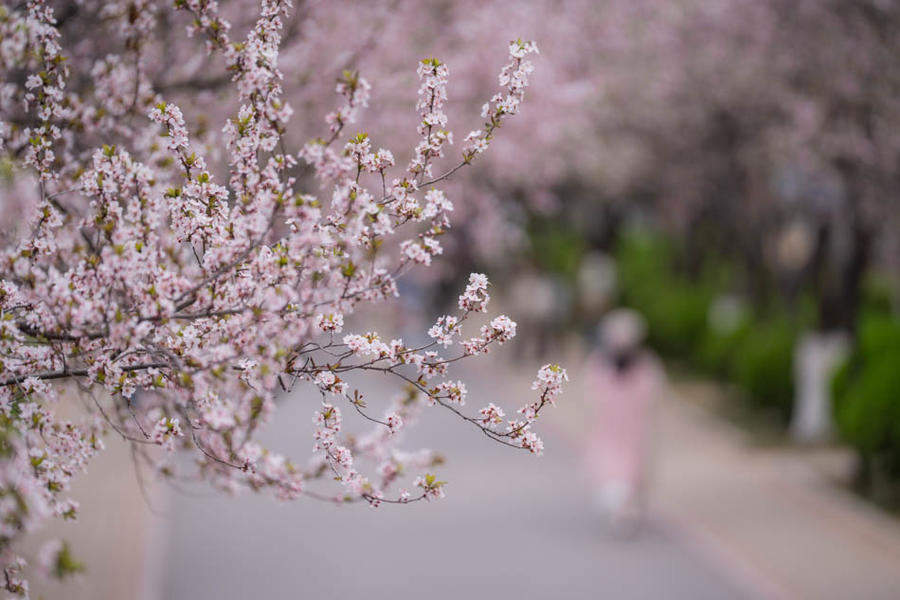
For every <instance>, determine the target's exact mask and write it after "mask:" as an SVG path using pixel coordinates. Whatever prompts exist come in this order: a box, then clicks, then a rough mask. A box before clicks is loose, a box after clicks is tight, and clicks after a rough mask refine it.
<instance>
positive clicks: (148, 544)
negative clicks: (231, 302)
mask: <svg viewBox="0 0 900 600" xmlns="http://www.w3.org/2000/svg"><path fill="white" fill-rule="evenodd" d="M296 3H297V4H298V7H297V11H296V13H295V17H294V20H293V21H292V22H291V23H290V24H289V27H288V29H287V31H288V37H287V40H286V43H285V49H284V52H283V54H282V56H281V59H280V66H281V68H282V69H283V70H284V71H285V74H286V80H285V88H286V94H285V96H286V97H287V99H289V100H290V101H291V103H292V104H293V105H294V107H295V110H296V114H295V117H294V120H293V121H292V123H293V124H294V127H295V128H296V129H295V130H294V129H292V131H291V134H290V135H291V136H292V137H293V138H294V141H295V142H296V143H297V144H300V143H302V142H303V141H304V140H306V139H308V138H311V137H314V136H316V135H320V133H321V132H322V130H323V124H322V117H323V115H324V114H325V113H326V112H328V110H330V108H331V106H332V104H333V103H334V96H333V93H332V92H333V86H334V80H335V78H336V76H337V75H338V74H339V73H340V71H341V70H342V69H346V68H349V69H357V70H359V71H360V72H361V73H362V74H363V75H364V76H365V77H367V78H368V79H369V80H370V81H371V82H372V84H373V96H372V101H371V105H370V108H369V109H368V111H367V112H366V113H365V115H364V116H363V118H362V125H361V128H362V130H365V131H367V132H369V133H370V135H371V136H372V138H373V139H374V143H375V144H376V145H389V147H391V148H392V149H393V150H394V153H395V155H398V163H402V162H403V160H404V158H405V155H404V153H403V152H402V151H401V149H402V148H404V147H407V146H408V145H409V144H408V142H410V141H411V140H413V139H414V137H415V123H414V122H412V121H411V119H412V115H413V113H412V110H411V107H412V103H413V102H414V98H415V89H416V80H415V63H416V60H418V59H419V58H422V57H425V56H438V57H440V58H441V59H442V60H444V61H445V62H446V63H448V64H449V65H450V70H451V81H450V98H449V108H448V113H449V116H450V125H451V127H452V128H453V129H454V130H455V131H456V134H457V136H458V139H461V138H462V136H463V135H464V134H465V133H466V132H467V131H468V130H470V129H475V128H478V127H479V125H480V121H479V118H478V113H479V110H480V105H481V104H482V103H483V102H484V101H486V100H487V99H488V98H489V97H490V96H491V95H492V94H493V89H494V88H495V87H496V72H497V71H498V69H499V68H500V66H502V64H503V58H504V52H505V46H506V42H507V41H508V40H510V39H516V38H519V37H521V38H523V39H534V40H536V41H537V43H538V45H539V47H540V49H541V55H540V56H539V57H538V59H537V60H536V67H537V70H536V73H535V76H534V78H533V82H532V86H531V87H530V88H529V91H528V96H527V98H526V101H525V104H524V105H523V107H522V110H521V114H519V115H517V116H516V118H514V119H511V120H510V121H509V122H508V124H507V125H504V127H503V129H502V130H501V131H500V132H499V134H498V137H497V140H496V142H495V144H493V145H492V147H491V152H490V153H489V154H488V155H486V156H485V158H484V160H483V161H481V162H480V163H479V164H476V165H475V166H474V167H473V168H471V169H470V170H468V171H465V172H461V173H460V176H459V177H457V178H456V179H454V180H453V181H452V182H451V183H450V184H449V186H448V190H447V191H448V195H449V196H450V197H451V199H452V200H453V202H454V203H455V205H456V207H457V210H456V211H455V217H456V220H455V222H454V230H453V232H452V234H451V235H449V236H447V237H448V239H447V242H446V246H447V248H446V252H447V254H448V256H446V257H445V258H446V260H443V261H441V262H440V264H439V265H436V267H435V268H433V269H430V270H428V271H427V272H422V273H418V274H415V275H412V276H410V277H408V278H407V279H405V280H404V281H403V283H402V288H401V292H402V294H403V299H401V300H400V301H398V302H397V303H396V304H395V305H392V306H386V307H382V308H381V309H379V311H377V312H374V313H372V314H367V315H363V316H360V318H359V320H358V322H360V323H362V322H364V321H366V322H371V321H372V320H374V321H375V322H377V323H379V324H380V325H381V326H383V328H384V329H385V331H394V332H396V333H401V334H403V335H404V338H410V339H413V338H414V337H415V335H417V334H416V333H415V332H421V331H424V328H426V327H427V324H428V323H429V322H432V321H433V319H434V318H435V316H437V315H440V314H443V311H444V309H445V308H446V306H448V304H449V303H452V301H453V300H454V298H455V294H456V293H458V292H457V290H458V289H459V288H460V287H461V284H462V282H463V280H464V277H465V276H466V275H467V274H468V273H469V272H470V271H473V270H476V271H481V272H485V273H487V274H488V275H489V276H490V277H491V279H492V281H493V282H494V285H495V295H496V302H497V303H498V304H499V305H500V308H502V310H504V311H505V312H507V313H508V314H510V316H511V317H512V318H513V319H515V320H516V321H518V322H519V338H518V339H517V340H516V341H515V343H514V344H512V345H509V346H506V347H504V348H503V349H502V351H501V352H499V353H498V354H497V355H496V356H494V357H492V360H491V362H490V363H489V364H488V365H485V366H482V367H478V368H470V369H468V370H464V371H462V372H461V373H460V375H461V376H465V377H468V378H469V380H470V381H471V382H472V385H471V387H470V395H471V396H472V397H473V398H474V397H478V398H483V399H484V401H485V403H486V402H488V401H493V402H496V403H498V404H501V403H503V404H507V405H509V406H513V405H515V404H517V403H518V402H517V399H520V398H521V397H523V396H524V395H525V394H528V393H529V390H528V386H529V384H530V379H529V374H530V373H533V372H534V370H535V368H536V367H538V366H540V365H541V364H543V363H545V362H548V361H550V360H551V359H552V360H554V361H559V362H561V363H563V364H564V365H565V366H566V367H568V368H569V373H570V376H571V378H572V380H573V382H572V385H571V386H570V388H569V390H568V392H567V393H566V395H565V396H564V401H563V403H562V405H561V406H560V407H559V408H558V409H557V410H556V411H555V412H554V413H553V415H552V417H551V421H550V423H549V428H550V431H548V432H546V436H545V442H546V445H547V450H546V452H545V456H543V457H541V458H539V459H533V458H531V457H528V456H524V455H522V454H521V453H515V452H508V451H504V450H505V449H503V448H500V447H495V446H492V445H491V444H490V443H489V442H488V441H487V440H486V439H485V438H484V437H483V436H478V435H476V434H477V432H472V431H469V430H467V429H464V428H462V427H460V426H459V424H458V423H454V422H452V421H451V420H450V419H449V418H448V417H446V416H445V415H440V414H435V415H431V418H430V419H424V422H423V424H422V426H420V427H419V428H418V429H417V430H416V431H415V432H414V433H411V434H410V444H411V445H412V446H422V445H426V446H428V447H432V448H435V449H439V450H441V451H442V452H444V453H445V454H446V456H447V464H446V465H445V467H444V468H443V469H442V471H441V478H442V479H446V480H448V481H449V482H450V483H449V484H448V487H447V492H448V496H449V497H448V498H447V499H446V501H443V502H441V503H437V504H431V505H423V506H418V505H417V506H410V507H400V508H397V507H382V508H380V509H378V510H377V511H372V510H370V509H367V508H363V507H334V506H330V505H320V504H318V503H315V502H311V501H306V502H299V503H294V504H291V505H279V504H277V503H276V502H275V501H274V500H271V499H269V498H262V497H241V498H237V499H234V498H224V497H220V496H217V495H215V494H213V493H211V492H210V491H208V490H205V489H202V488H200V489H180V488H179V489H176V488H173V487H172V486H169V485H157V484H155V483H154V482H153V481H152V480H143V479H141V474H140V473H135V472H134V470H133V468H132V465H131V459H130V457H129V454H128V451H127V448H126V447H125V446H124V445H119V446H120V447H117V442H116V441H114V440H111V441H110V445H111V446H113V447H115V448H116V452H113V453H111V455H110V456H108V457H104V458H103V459H102V460H103V461H107V462H106V463H104V465H102V467H103V468H95V469H94V470H93V471H92V473H91V474H89V475H88V476H87V477H86V478H84V479H83V480H82V481H81V483H80V486H81V487H80V488H79V490H78V494H77V495H78V496H80V498H81V499H82V501H83V502H82V505H83V506H84V511H85V513H84V516H83V518H82V519H81V521H80V523H78V524H76V525H61V526H58V528H59V529H63V530H64V531H56V530H54V531H48V532H46V533H47V535H48V536H49V535H51V534H53V535H59V534H60V533H62V534H63V535H65V536H66V537H67V538H69V539H71V540H72V542H73V546H74V547H75V548H76V550H77V551H78V552H79V555H80V556H81V557H82V558H83V559H84V561H85V562H86V564H87V565H88V570H87V571H86V573H85V574H84V575H82V576H81V579H80V581H78V582H77V583H76V584H75V586H74V588H58V589H57V588H53V587H50V588H47V589H45V590H42V593H44V594H45V595H46V597H74V596H72V594H75V595H79V594H80V595H81V597H84V598H130V597H142V598H148V599H151V598H195V599H200V598H216V599H226V598H248V597H271V598H306V597H309V598H347V597H351V596H352V595H358V594H365V595H366V596H367V597H370V598H413V597H422V596H427V597H431V598H460V597H474V598H482V597H489V596H495V597H504V598H506V597H519V598H540V597H565V598H570V597H571V598H588V597H590V598H594V597H602V596H606V597H613V598H659V597H667V598H692V599H694V598H848V597H855V598H896V597H898V595H900V571H898V569H897V568H896V567H897V565H898V564H900V524H898V521H897V514H898V513H897V510H898V508H900V208H898V191H897V190H898V184H900V62H898V60H897V57H898V56H900V3H897V2H894V1H892V0H754V1H752V2H749V1H742V0H668V1H661V0H597V1H588V0H565V1H564V0H535V1H523V2H506V1H497V0H458V1H452V2H451V1H432V2H408V1H403V0H396V1H386V0H375V1H372V2H366V3H357V2H349V1H344V0H333V1H330V2H325V1H322V2H302V1H300V0H296ZM221 4H222V10H223V12H225V13H226V14H227V15H228V16H229V18H230V19H231V20H232V21H233V22H234V24H235V29H236V30H238V31H240V30H241V29H242V28H246V27H247V26H248V24H249V23H250V22H252V19H253V16H254V11H253V10H252V9H253V8H254V5H253V3H252V2H249V1H236V0H231V1H224V0H223V1H222V2H221ZM74 23H75V25H67V27H69V28H70V29H69V30H64V35H67V33H66V32H67V31H70V32H72V33H70V35H77V34H78V33H77V32H78V31H79V29H78V21H77V18H76V19H75V21H74ZM176 25H177V26H178V27H181V24H173V31H176V33H177V29H176ZM172 35H175V34H172ZM198 44H199V42H198ZM202 56H203V53H202V52H198V57H200V58H198V59H197V60H196V61H194V62H186V63H183V64H170V65H167V66H166V69H165V71H164V72H161V73H160V74H159V76H158V78H157V79H158V80H157V81H155V86H156V87H158V88H159V89H160V90H162V91H163V92H164V93H166V94H167V95H170V96H172V97H174V98H177V99H179V103H180V104H181V105H182V107H183V108H184V110H185V113H186V115H188V120H189V122H191V123H193V126H192V133H196V135H197V136H198V139H205V140H206V141H207V148H208V150H209V151H210V152H211V153H212V154H213V155H214V154H215V151H216V147H217V146H216V135H217V131H218V130H219V125H218V124H219V123H220V122H221V120H222V119H223V118H224V116H225V115H227V114H229V113H228V111H229V110H230V109H231V108H232V107H231V106H230V105H229V99H228V98H229V96H228V88H227V76H223V73H222V72H220V71H221V66H222V65H220V64H217V63H216V62H215V61H214V60H212V61H211V60H207V59H203V58H202ZM217 69H219V70H217ZM213 107H215V108H213ZM306 175H308V174H305V173H303V172H300V173H298V176H300V177H301V178H302V177H304V176H306ZM310 184H311V182H310ZM12 197H13V196H12V195H10V198H12ZM6 210H7V212H8V213H9V214H12V215H14V214H15V206H14V203H10V205H9V206H8V207H6ZM621 306H626V307H630V308H633V309H635V310H637V311H638V312H640V313H641V314H642V315H643V317H644V318H645V319H646V322H647V326H648V327H647V332H648V337H647V342H648V345H649V347H650V348H651V349H652V350H653V351H655V352H656V353H658V354H659V355H660V356H661V357H662V358H663V359H664V360H665V364H666V366H667V370H668V373H669V380H670V385H669V393H668V394H667V395H666V397H665V399H664V401H663V402H662V403H661V404H660V405H659V406H658V407H657V410H656V411H655V414H654V415H653V418H654V424H653V427H654V429H653V431H654V436H653V442H654V443H653V445H654V453H653V459H652V465H651V477H650V481H651V484H650V486H649V493H648V498H649V509H648V513H647V519H646V522H645V523H644V525H643V526H642V527H641V529H640V530H639V531H638V532H637V533H636V534H635V535H633V536H630V537H628V538H627V539H620V538H618V537H615V536H610V535H609V534H608V532H606V531H605V530H604V528H603V527H602V526H601V523H600V521H599V519H598V518H597V515H596V514H595V512H594V511H593V510H592V508H591V505H590V501H589V496H590V489H589V488H590V486H589V483H588V481H587V479H586V477H585V475H584V472H585V471H584V467H583V465H584V453H585V450H584V449H585V447H586V444H587V442H588V440H589V439H590V438H591V436H592V435H595V431H593V430H592V423H593V420H592V417H591V415H592V414H593V411H594V410H595V408H596V404H597V403H598V402H599V401H601V400H602V399H599V398H596V397H595V390H593V389H592V388H591V387H590V386H589V385H586V384H585V381H586V378H587V376H588V375H589V373H588V371H589V370H590V368H591V367H590V365H589V364H586V359H587V357H588V355H589V354H590V353H591V351H592V350H593V349H594V347H595V344H596V328H597V324H598V323H599V322H600V321H601V320H602V318H603V316H604V314H606V313H607V312H608V311H609V310H611V309H613V308H615V307H621ZM351 329H352V327H351ZM370 385H371V386H373V389H374V390H376V391H377V393H379V394H384V395H385V396H387V395H389V394H390V393H391V390H390V389H387V385H386V383H385V382H381V381H378V380H377V379H374V380H372V382H371V383H370ZM314 401H315V394H314V393H312V392H310V393H308V394H307V393H305V392H304V391H303V390H300V391H297V392H295V393H294V394H293V395H291V396H290V397H285V398H283V406H282V408H281V411H280V412H279V413H278V421H277V423H275V424H274V425H273V426H272V427H271V430H270V431H269V432H267V435H268V436H269V438H268V439H269V440H271V442H272V444H273V445H277V446H278V447H280V448H283V449H284V450H285V451H290V452H292V453H294V454H297V455H300V456H302V455H304V454H305V453H307V452H308V448H309V440H310V437H309V435H310V433H309V429H310V426H309V420H310V408H309V407H310V406H311V404H312V403H313V402H314ZM107 466H108V467H109V468H106V467H107ZM151 479H152V478H151ZM35 543H37V542H35Z"/></svg>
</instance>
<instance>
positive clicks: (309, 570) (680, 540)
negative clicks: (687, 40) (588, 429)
mask: <svg viewBox="0 0 900 600" xmlns="http://www.w3.org/2000/svg"><path fill="white" fill-rule="evenodd" d="M503 372H504V370H496V369H492V370H490V371H485V372H480V373H478V372H476V373H470V374H469V381H470V382H473V383H474V384H473V385H471V386H470V397H471V398H473V401H474V399H475V398H480V399H488V398H489V399H496V398H497V397H500V396H503V395H506V394H509V395H513V394H519V393H523V394H524V393H528V383H529V382H526V381H522V380H520V379H516V378H509V377H506V378H503V377H502V376H501V378H500V381H499V384H500V385H499V386H497V385H496V382H498V379H497V375H498V373H499V374H501V375H502V373H503ZM480 376H481V377H480ZM479 378H480V379H481V381H478V379H479ZM489 382H494V383H489ZM314 401H315V398H314V397H308V398H306V399H305V400H303V399H298V400H297V401H296V402H294V403H293V404H292V405H290V406H288V407H285V408H284V409H283V412H282V413H281V415H282V417H281V419H282V420H281V423H280V425H279V427H278V428H277V431H274V432H272V433H273V436H272V437H273V440H272V442H273V444H275V445H277V446H279V447H282V448H296V449H297V451H298V452H308V448H309V435H308V432H307V428H306V427H305V423H307V422H308V421H309V412H310V408H309V405H310V403H312V402H314ZM485 401H486V400H485ZM429 416H430V417H431V418H430V419H427V420H424V421H423V422H422V424H421V426H420V427H419V428H418V429H417V431H416V432H415V436H414V438H413V439H411V440H410V445H411V446H412V447H419V446H420V445H422V443H423V442H424V443H425V444H427V445H428V446H430V447H433V448H438V449H441V450H443V451H446V454H447V456H448V459H449V463H448V465H447V466H446V467H444V468H442V470H441V471H440V474H441V478H442V479H447V480H449V482H450V483H449V485H448V488H447V491H448V497H447V498H446V499H445V500H443V501H441V502H439V503H433V504H430V505H426V504H419V505H410V506H405V507H397V506H383V507H381V508H379V509H378V510H377V511H373V510H372V509H368V508H365V507H359V506H355V507H347V506H344V507H335V506H329V505H320V504H317V503H314V502H298V503H293V504H288V505H278V504H276V503H275V502H273V501H271V500H269V499H267V498H262V497H254V496H246V497H242V498H239V499H225V498H212V499H209V498H205V499H193V498H188V497H178V498H175V499H174V505H173V506H172V519H173V520H172V523H171V532H172V537H171V540H170V544H169V546H168V547H169V551H168V556H167V565H168V574H167V575H166V576H165V578H164V579H165V581H166V582H167V586H168V587H167V588H166V589H165V590H164V591H165V597H166V598H190V599H196V600H201V599H205V598H209V599H213V598H215V599H217V600H230V599H235V600H236V599H239V598H240V599H243V598H273V599H277V598H310V599H312V598H316V599H320V598H321V599H331V598H335V599H343V598H352V597H359V596H364V597H366V598H371V599H381V598H384V599H394V600H396V599H404V598H423V597H425V598H430V599H438V600H440V599H447V600H450V599H454V600H457V599H461V598H585V599H588V598H590V599H594V598H604V597H605V598H617V599H621V598H625V599H650V598H654V599H655V598H676V599H677V598H690V599H693V600H702V599H707V598H708V599H711V600H712V599H723V598H725V599H727V598H753V597H755V593H754V590H752V589H751V588H748V587H747V586H746V583H745V582H743V581H741V580H739V579H737V578H734V577H732V575H731V574H730V573H728V572H727V571H726V570H725V569H722V568H721V565H720V564H718V563H717V562H716V561H715V560H713V559H711V558H710V557H708V556H706V555H704V554H703V551H702V550H701V549H700V548H699V546H698V545H697V544H695V543H694V540H693V539H691V538H688V537H686V536H684V535H682V533H681V532H680V530H679V529H678V528H676V527H673V526H672V525H671V524H670V523H668V522H667V521H665V520H662V519H652V520H651V521H650V523H649V525H648V527H647V528H646V529H645V530H644V531H643V532H642V533H641V535H639V536H638V537H636V538H635V539H633V540H629V541H619V540H615V539H611V538H610V537H609V536H607V535H606V534H605V532H604V530H603V528H602V527H601V526H600V524H599V523H598V521H597V519H596V518H595V517H594V515H593V514H592V512H591V510H590V508H589V507H588V505H587V502H586V498H587V493H586V491H585V489H584V487H583V486H582V484H581V482H580V479H579V473H580V471H579V460H580V457H579V456H578V453H577V452H576V451H574V450H573V446H572V445H571V444H569V443H567V441H566V439H565V433H564V431H563V430H562V429H560V428H558V427H556V428H553V427H551V430H550V431H549V432H548V435H547V436H546V443H547V447H548V450H547V452H546V454H545V456H543V457H541V458H534V457H532V456H530V455H527V454H525V453H522V452H516V451H513V450H510V449H509V448H505V447H501V446H499V445H497V444H493V443H491V442H490V441H488V440H487V439H486V438H484V436H483V435H481V434H480V433H479V432H477V431H476V430H473V429H467V428H466V427H465V426H464V424H462V423H460V422H459V421H458V420H456V418H455V417H453V416H452V415H450V414H449V413H446V412H444V411H441V410H440V409H436V410H435V411H434V412H433V413H432V414H431V415H429ZM451 417H452V418H451ZM351 419H352V416H351V415H347V417H346V420H347V421H350V420H351ZM298 423H300V424H302V425H301V426H300V427H298V426H297V424H298Z"/></svg>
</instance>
